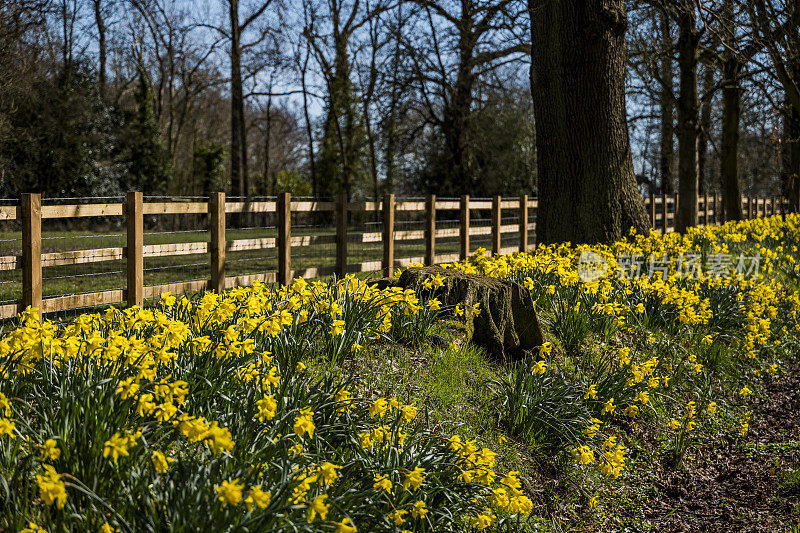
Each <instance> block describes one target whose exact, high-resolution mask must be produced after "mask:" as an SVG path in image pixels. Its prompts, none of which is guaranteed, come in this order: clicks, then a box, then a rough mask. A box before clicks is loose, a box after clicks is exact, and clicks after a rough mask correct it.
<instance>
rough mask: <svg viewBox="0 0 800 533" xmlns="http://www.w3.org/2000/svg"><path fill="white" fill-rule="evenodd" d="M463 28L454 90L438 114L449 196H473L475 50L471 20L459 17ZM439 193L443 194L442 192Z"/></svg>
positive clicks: (463, 16) (465, 16) (467, 17)
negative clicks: (446, 161) (471, 140)
mask: <svg viewBox="0 0 800 533" xmlns="http://www.w3.org/2000/svg"><path fill="white" fill-rule="evenodd" d="M462 23H463V25H464V27H462V28H461V29H460V31H461V36H460V39H459V43H458V48H459V51H458V55H459V65H458V74H457V77H456V83H455V87H453V89H452V92H451V94H450V98H449V100H448V101H447V105H446V107H445V109H444V112H443V114H442V117H443V119H444V120H443V124H442V134H443V136H444V140H445V147H446V149H447V153H448V158H449V164H450V168H449V172H450V180H449V183H447V187H448V188H449V190H450V193H451V194H453V195H457V194H458V193H463V194H469V195H472V194H473V192H474V191H473V185H474V183H473V177H472V169H471V164H470V152H469V142H470V124H469V117H470V113H471V108H472V91H473V87H474V84H475V74H474V73H473V72H472V61H473V54H474V53H475V47H474V44H473V37H472V19H471V18H470V16H467V15H463V14H462ZM442 192H443V191H442Z"/></svg>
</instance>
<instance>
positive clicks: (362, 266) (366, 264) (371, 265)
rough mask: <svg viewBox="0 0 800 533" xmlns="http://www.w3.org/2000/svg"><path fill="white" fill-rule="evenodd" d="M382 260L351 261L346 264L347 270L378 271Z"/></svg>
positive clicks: (354, 271)
mask: <svg viewBox="0 0 800 533" xmlns="http://www.w3.org/2000/svg"><path fill="white" fill-rule="evenodd" d="M382 266H383V265H382V261H362V262H361V263H351V264H349V265H347V272H350V273H354V274H355V273H358V272H380V271H381V268H382Z"/></svg>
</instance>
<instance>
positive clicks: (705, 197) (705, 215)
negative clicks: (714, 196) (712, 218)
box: [703, 193, 709, 226]
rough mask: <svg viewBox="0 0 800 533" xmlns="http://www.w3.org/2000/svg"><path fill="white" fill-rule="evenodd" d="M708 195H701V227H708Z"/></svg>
mask: <svg viewBox="0 0 800 533" xmlns="http://www.w3.org/2000/svg"><path fill="white" fill-rule="evenodd" d="M708 211H709V210H708V193H706V194H704V195H703V225H704V226H708Z"/></svg>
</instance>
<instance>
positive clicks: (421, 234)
mask: <svg viewBox="0 0 800 533" xmlns="http://www.w3.org/2000/svg"><path fill="white" fill-rule="evenodd" d="M424 238H425V230H421V229H399V230H395V232H394V240H395V241H419V240H422V239H424Z"/></svg>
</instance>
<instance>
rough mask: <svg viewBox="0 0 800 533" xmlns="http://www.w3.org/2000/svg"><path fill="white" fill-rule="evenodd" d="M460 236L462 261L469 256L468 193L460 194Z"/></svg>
mask: <svg viewBox="0 0 800 533" xmlns="http://www.w3.org/2000/svg"><path fill="white" fill-rule="evenodd" d="M459 236H460V237H461V253H460V254H459V257H460V258H461V260H462V261H466V260H467V257H469V195H468V194H465V195H462V196H461V228H460V231H459Z"/></svg>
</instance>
